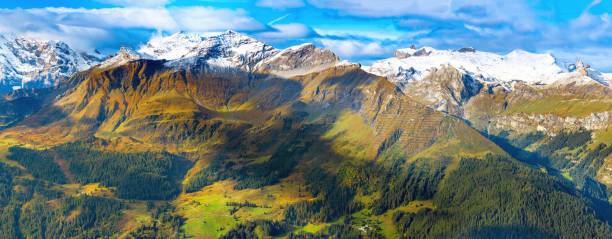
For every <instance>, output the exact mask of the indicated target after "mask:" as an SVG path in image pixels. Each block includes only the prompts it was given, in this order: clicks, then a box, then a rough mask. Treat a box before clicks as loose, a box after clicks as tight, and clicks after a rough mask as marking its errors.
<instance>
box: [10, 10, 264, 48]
mask: <svg viewBox="0 0 612 239" xmlns="http://www.w3.org/2000/svg"><path fill="white" fill-rule="evenodd" d="M265 28H266V26H265V25H264V24H262V23H260V22H259V21H257V20H255V19H254V18H252V17H250V16H248V13H247V12H246V11H244V10H241V9H237V10H231V9H217V8H212V7H170V8H141V7H125V8H102V9H85V8H37V9H0V32H14V33H19V34H23V35H26V36H31V37H36V38H40V39H48V40H63V41H66V42H68V43H69V44H70V45H73V46H74V47H75V48H77V49H79V50H92V49H93V48H95V47H96V46H99V45H101V44H107V45H108V42H113V41H114V42H116V43H117V44H122V45H123V44H130V43H134V42H118V41H120V40H128V41H135V40H136V39H130V36H128V35H125V34H127V33H125V31H130V30H132V31H138V29H149V31H151V30H157V31H169V32H174V31H178V30H185V31H194V32H205V31H225V30H228V29H232V30H237V31H253V30H262V29H265ZM119 29H123V31H124V32H121V31H120V30H119ZM116 34H123V36H122V37H123V38H119V37H117V36H116ZM140 34H141V35H142V33H140ZM146 34H147V35H148V34H149V33H146ZM140 37H144V36H140Z"/></svg>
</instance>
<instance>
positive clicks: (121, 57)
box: [100, 47, 149, 69]
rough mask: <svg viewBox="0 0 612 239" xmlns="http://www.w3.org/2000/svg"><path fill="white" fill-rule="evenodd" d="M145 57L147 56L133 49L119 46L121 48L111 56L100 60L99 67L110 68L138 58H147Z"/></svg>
mask: <svg viewBox="0 0 612 239" xmlns="http://www.w3.org/2000/svg"><path fill="white" fill-rule="evenodd" d="M147 58H149V57H148V56H145V55H143V54H140V53H138V52H136V51H134V50H133V49H132V48H129V47H121V49H120V50H119V52H117V54H115V55H113V56H111V57H110V58H108V59H107V60H106V61H104V62H102V64H100V68H101V69H108V68H112V67H115V66H120V65H123V64H125V63H128V62H130V61H135V60H139V59H147Z"/></svg>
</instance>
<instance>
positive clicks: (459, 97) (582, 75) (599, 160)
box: [364, 48, 612, 200]
mask: <svg viewBox="0 0 612 239" xmlns="http://www.w3.org/2000/svg"><path fill="white" fill-rule="evenodd" d="M440 63H441V64H440ZM364 69H366V70H369V71H371V72H374V73H376V74H379V75H385V76H387V77H388V79H389V80H390V81H394V82H395V83H396V84H397V85H398V87H400V88H402V90H403V92H405V93H406V94H407V95H408V96H410V97H412V98H413V99H415V100H417V101H418V102H420V103H422V104H425V105H428V106H430V107H432V108H434V109H437V110H440V111H444V112H448V113H450V114H453V115H456V116H458V117H461V118H464V119H466V120H467V121H468V122H470V124H471V126H472V127H474V128H476V129H478V130H479V131H481V132H483V134H486V135H489V137H490V138H491V139H493V140H494V141H495V142H496V143H497V144H499V145H501V146H502V147H503V148H504V149H505V150H506V151H508V152H510V153H511V154H513V156H514V157H517V158H519V159H521V160H523V161H524V162H529V163H532V164H536V165H540V166H542V167H548V168H549V170H553V171H556V170H558V172H554V173H553V174H557V175H558V176H559V177H565V178H567V179H568V180H570V181H571V182H572V183H575V184H576V186H577V187H578V188H580V189H581V190H584V191H597V193H595V195H598V196H597V197H598V198H601V199H602V200H609V199H608V198H612V197H611V196H612V191H611V190H610V189H609V188H611V187H612V184H611V183H612V181H610V180H609V178H610V177H611V175H610V173H611V172H610V171H609V170H607V169H606V168H608V167H609V165H610V164H611V163H612V155H611V154H610V152H608V151H607V150H606V149H607V146H608V145H612V139H611V138H610V137H609V131H610V125H612V121H611V118H610V114H611V113H612V102H611V101H610V99H611V96H612V90H611V89H610V86H609V79H608V78H606V74H603V73H600V72H598V71H596V70H594V69H592V68H590V67H589V66H588V65H584V64H583V63H582V62H581V61H579V62H578V63H577V64H575V65H573V64H568V67H567V68H565V67H564V66H563V65H562V64H559V63H558V62H557V61H556V60H555V59H554V58H553V57H552V56H550V55H537V54H532V53H525V52H522V51H514V52H512V53H510V54H508V55H505V56H500V55H496V54H491V53H485V52H479V51H475V50H474V49H462V50H458V51H448V50H447V51H439V50H435V49H432V48H422V49H421V50H416V49H401V50H398V51H397V52H396V57H395V58H390V59H387V60H382V61H379V62H376V63H374V64H373V65H372V66H371V67H365V68H364ZM405 69H407V70H405ZM585 130H586V131H588V132H589V133H588V135H589V138H588V139H587V140H584V141H581V140H579V141H580V145H578V146H580V149H578V150H576V149H575V147H567V148H566V147H564V145H563V144H561V145H559V144H558V143H556V142H558V141H559V140H561V138H559V137H558V136H557V135H562V136H563V135H570V136H571V135H580V134H586V133H582V132H584V131H585ZM568 137H569V136H568ZM568 140H569V141H567V142H571V141H573V140H574V139H573V138H571V137H569V139H568ZM553 145H554V146H553ZM562 175H564V176H562ZM585 180H586V181H585ZM589 180H591V181H589ZM589 182H592V183H589ZM589 185H590V186H589ZM606 191H607V192H606Z"/></svg>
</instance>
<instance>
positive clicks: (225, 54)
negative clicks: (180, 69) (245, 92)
mask: <svg viewBox="0 0 612 239" xmlns="http://www.w3.org/2000/svg"><path fill="white" fill-rule="evenodd" d="M138 52H139V53H141V54H146V55H149V56H151V57H152V58H153V59H159V60H169V61H171V62H169V63H168V64H171V65H175V66H176V65H182V64H190V63H193V62H194V61H193V59H190V58H194V57H195V58H199V59H203V60H204V61H205V62H206V63H207V64H208V65H210V66H214V67H223V68H236V69H241V70H245V71H251V70H252V68H253V67H254V66H255V65H256V64H257V63H259V62H260V61H262V60H263V59H266V58H269V57H271V56H273V55H275V54H276V53H278V52H279V50H278V49H275V48H274V47H272V46H270V45H268V44H266V43H263V42H260V41H257V40H255V39H253V38H251V37H249V36H246V35H243V34H240V33H237V32H234V31H226V32H223V33H221V34H218V35H211V36H202V35H199V34H196V33H184V32H179V33H176V34H173V35H171V36H167V37H156V38H153V39H151V41H149V42H148V43H147V44H145V45H143V46H142V47H141V48H140V49H139V50H138Z"/></svg>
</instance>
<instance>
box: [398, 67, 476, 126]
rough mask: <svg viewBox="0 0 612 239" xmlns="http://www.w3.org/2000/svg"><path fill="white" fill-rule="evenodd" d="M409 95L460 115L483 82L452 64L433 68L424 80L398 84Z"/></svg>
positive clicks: (462, 114) (461, 115) (439, 109)
mask: <svg viewBox="0 0 612 239" xmlns="http://www.w3.org/2000/svg"><path fill="white" fill-rule="evenodd" d="M398 86H400V88H401V89H402V90H403V91H404V92H405V93H406V94H407V95H409V96H412V97H415V98H417V99H420V100H421V101H422V103H424V104H426V105H429V106H431V107H432V108H434V109H436V110H438V111H443V112H447V113H450V114H453V115H457V116H460V117H463V116H464V110H463V105H464V104H465V103H467V102H468V101H469V99H470V98H471V97H473V96H475V95H476V94H478V93H479V92H480V89H481V88H482V87H483V84H482V83H480V82H479V81H478V80H475V79H473V78H471V77H470V76H469V75H466V74H463V73H462V72H460V71H459V70H457V69H455V68H454V67H452V66H447V67H442V68H440V69H434V70H432V73H431V74H429V75H428V76H427V77H426V78H425V79H424V80H421V81H406V82H402V83H401V84H398Z"/></svg>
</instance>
